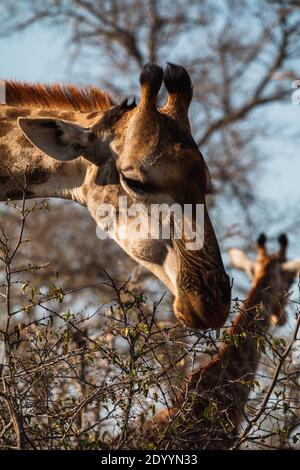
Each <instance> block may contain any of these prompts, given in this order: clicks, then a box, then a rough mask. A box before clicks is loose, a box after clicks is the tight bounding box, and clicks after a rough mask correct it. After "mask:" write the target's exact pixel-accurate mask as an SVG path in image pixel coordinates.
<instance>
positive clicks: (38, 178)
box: [26, 168, 49, 185]
mask: <svg viewBox="0 0 300 470" xmlns="http://www.w3.org/2000/svg"><path fill="white" fill-rule="evenodd" d="M48 178H49V172H48V171H47V170H45V169H44V168H34V169H33V170H31V171H30V172H28V173H27V174H26V181H27V184H29V185H32V184H41V183H44V182H45V181H47V180H48Z"/></svg>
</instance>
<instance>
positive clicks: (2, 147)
mask: <svg viewBox="0 0 300 470" xmlns="http://www.w3.org/2000/svg"><path fill="white" fill-rule="evenodd" d="M9 153H10V149H9V146H8V145H7V144H0V158H1V160H3V156H7V155H9Z"/></svg>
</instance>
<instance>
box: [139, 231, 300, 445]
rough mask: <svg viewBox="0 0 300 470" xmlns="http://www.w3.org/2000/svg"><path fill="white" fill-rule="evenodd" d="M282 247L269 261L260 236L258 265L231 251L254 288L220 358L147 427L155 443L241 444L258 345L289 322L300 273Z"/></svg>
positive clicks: (299, 263) (282, 240) (283, 239)
mask: <svg viewBox="0 0 300 470" xmlns="http://www.w3.org/2000/svg"><path fill="white" fill-rule="evenodd" d="M278 242H279V245H280V248H279V251H278V252H277V253H274V254H270V255H269V254H268V253H267V250H266V236H265V235H264V234H261V235H260V237H259V238H258V240H257V258H256V260H255V261H252V260H251V259H250V258H249V257H248V256H247V255H246V254H245V253H244V252H243V251H241V250H238V249H233V250H230V252H229V257H230V260H231V263H232V265H233V266H234V267H236V268H237V269H240V270H242V271H244V272H246V273H247V275H248V276H249V278H250V279H251V281H252V288H251V290H250V291H249V293H248V295H247V298H246V300H245V302H244V306H243V308H242V309H241V310H240V313H239V315H238V317H237V318H236V320H235V321H234V323H233V326H232V327H230V328H228V329H227V330H226V331H225V335H224V338H225V341H224V344H223V345H222V347H221V351H220V354H219V356H218V357H217V358H216V359H214V360H212V361H211V362H209V363H208V364H207V365H205V366H202V367H200V368H199V369H198V370H197V371H196V372H194V373H192V374H191V376H190V378H189V381H188V384H187V386H186V389H185V391H184V392H183V393H182V394H181V396H180V398H179V400H178V401H177V406H176V407H174V408H171V409H170V410H164V411H162V412H161V413H159V414H158V415H156V417H155V418H154V420H153V421H152V422H148V423H147V425H146V427H145V429H146V430H147V432H149V431H151V432H150V435H151V437H152V436H153V439H154V436H155V442H156V443H157V442H159V440H160V439H161V441H162V442H163V440H165V439H170V438H171V440H172V446H175V447H177V448H191V446H192V447H193V448H200V449H226V448H230V446H231V445H232V444H233V443H234V441H235V440H236V437H237V431H238V428H239V425H240V424H241V422H242V420H243V417H244V408H245V405H246V403H247V401H248V398H249V394H250V391H251V387H252V386H253V380H254V378H255V373H256V371H257V368H258V365H259V359H260V356H261V350H260V349H259V347H258V340H259V338H261V337H262V335H263V334H264V333H265V332H266V331H267V329H268V328H269V327H270V326H271V325H283V324H284V323H285V322H286V314H285V305H286V301H287V298H288V295H287V294H288V291H289V289H290V288H291V286H292V284H293V282H294V280H295V276H296V273H297V272H298V271H299V270H300V260H294V261H289V262H288V261H286V249H287V244H288V241H287V237H286V235H281V236H280V237H279V238H278ZM183 409H184V412H182V410H183ZM158 433H159V435H160V438H159V437H158ZM176 436H179V438H177V437H176Z"/></svg>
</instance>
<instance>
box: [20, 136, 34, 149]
mask: <svg viewBox="0 0 300 470" xmlns="http://www.w3.org/2000/svg"><path fill="white" fill-rule="evenodd" d="M16 142H17V144H18V145H20V147H22V148H30V149H32V148H34V145H33V144H32V143H31V142H30V141H29V140H28V139H27V138H26V137H25V135H23V134H22V135H20V137H18V138H17V140H16Z"/></svg>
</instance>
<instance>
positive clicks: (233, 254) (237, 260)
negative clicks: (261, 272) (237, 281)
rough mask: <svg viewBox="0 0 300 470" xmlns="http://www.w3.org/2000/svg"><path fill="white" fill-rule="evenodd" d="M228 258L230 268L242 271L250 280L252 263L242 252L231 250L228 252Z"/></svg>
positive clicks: (236, 249)
mask: <svg viewBox="0 0 300 470" xmlns="http://www.w3.org/2000/svg"><path fill="white" fill-rule="evenodd" d="M228 256H229V259H230V262H231V264H232V266H233V267H234V268H236V269H239V270H240V271H244V272H245V273H246V274H247V276H248V277H249V278H250V279H252V277H253V271H254V261H252V260H251V259H250V258H249V257H248V256H247V255H246V254H245V253H244V252H243V251H242V250H239V249H238V248H232V249H230V250H228Z"/></svg>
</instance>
